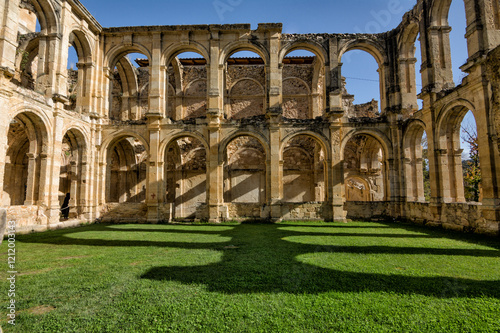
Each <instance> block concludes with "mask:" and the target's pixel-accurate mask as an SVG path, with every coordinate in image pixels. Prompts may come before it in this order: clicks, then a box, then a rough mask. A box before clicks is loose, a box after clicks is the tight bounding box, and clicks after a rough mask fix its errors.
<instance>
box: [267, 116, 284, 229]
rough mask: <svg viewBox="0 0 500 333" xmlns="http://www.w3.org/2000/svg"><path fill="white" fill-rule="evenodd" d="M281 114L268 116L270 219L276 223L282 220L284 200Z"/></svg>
mask: <svg viewBox="0 0 500 333" xmlns="http://www.w3.org/2000/svg"><path fill="white" fill-rule="evenodd" d="M280 117H281V116H280V114H268V118H269V122H270V128H269V135H270V137H269V150H270V156H269V157H268V161H269V163H268V167H269V169H268V172H267V174H268V182H267V189H266V191H268V193H269V194H270V195H268V196H269V201H268V204H269V205H270V207H271V212H270V215H271V216H270V217H271V219H272V220H274V221H279V220H280V219H281V200H282V199H283V162H282V160H281V158H280V155H281V154H280V145H281V131H280V127H279V121H280Z"/></svg>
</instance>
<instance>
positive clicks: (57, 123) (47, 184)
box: [39, 103, 64, 224]
mask: <svg viewBox="0 0 500 333" xmlns="http://www.w3.org/2000/svg"><path fill="white" fill-rule="evenodd" d="M61 108H62V104H61V103H56V110H60V109H61ZM63 125H64V121H63V118H62V117H61V115H60V114H59V112H58V111H56V112H54V128H53V131H54V132H53V133H51V134H52V135H53V140H52V142H53V147H52V149H51V150H49V151H48V154H47V155H48V157H47V158H44V156H42V166H41V170H40V179H42V180H43V183H42V182H41V184H40V190H41V191H43V194H41V195H43V197H42V198H39V202H40V203H42V202H43V204H44V205H47V209H48V211H47V214H46V215H47V217H48V218H49V224H55V223H59V220H60V209H61V207H60V206H59V195H58V193H59V177H60V174H61V155H62V140H63V135H64V133H63ZM44 160H46V161H45V162H44ZM44 175H45V176H44Z"/></svg>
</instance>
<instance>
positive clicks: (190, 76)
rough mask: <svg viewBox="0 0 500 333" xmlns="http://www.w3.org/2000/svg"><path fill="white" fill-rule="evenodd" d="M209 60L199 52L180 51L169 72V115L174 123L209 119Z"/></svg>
mask: <svg viewBox="0 0 500 333" xmlns="http://www.w3.org/2000/svg"><path fill="white" fill-rule="evenodd" d="M207 84H208V83H207V61H206V59H205V58H204V57H203V56H202V55H200V54H198V53H196V52H180V53H178V54H177V55H176V56H175V57H174V58H173V60H172V61H171V62H170V64H169V66H168V70H167V116H168V117H170V118H171V119H172V120H187V119H194V118H203V117H206V112H207Z"/></svg>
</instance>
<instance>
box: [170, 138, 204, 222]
mask: <svg viewBox="0 0 500 333" xmlns="http://www.w3.org/2000/svg"><path fill="white" fill-rule="evenodd" d="M197 137H198V138H197ZM165 141H166V142H167V143H166V145H165V151H164V155H163V156H164V165H165V170H164V182H163V186H164V187H163V193H164V195H165V198H164V202H166V203H167V204H168V206H169V211H170V212H169V215H170V216H171V218H174V219H175V218H177V219H179V218H182V219H194V218H196V217H197V216H199V209H200V206H201V205H204V204H206V201H207V188H208V186H207V159H208V156H209V154H208V146H207V144H206V142H205V140H203V138H199V136H197V135H193V134H191V133H178V134H176V135H175V136H174V137H172V138H170V139H169V140H165Z"/></svg>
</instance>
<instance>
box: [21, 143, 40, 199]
mask: <svg viewBox="0 0 500 333" xmlns="http://www.w3.org/2000/svg"><path fill="white" fill-rule="evenodd" d="M30 144H33V143H30ZM27 155H28V181H27V183H26V200H25V201H24V205H25V206H31V205H34V204H35V193H36V191H38V189H37V188H36V187H37V181H36V179H37V177H36V172H37V157H38V155H37V154H34V153H28V154H27Z"/></svg>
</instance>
